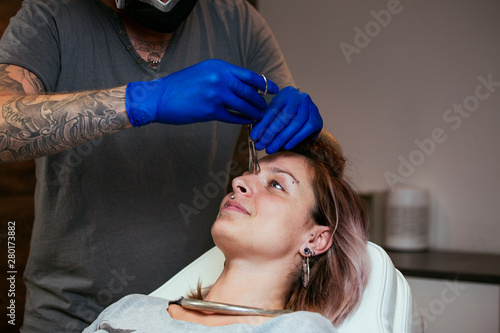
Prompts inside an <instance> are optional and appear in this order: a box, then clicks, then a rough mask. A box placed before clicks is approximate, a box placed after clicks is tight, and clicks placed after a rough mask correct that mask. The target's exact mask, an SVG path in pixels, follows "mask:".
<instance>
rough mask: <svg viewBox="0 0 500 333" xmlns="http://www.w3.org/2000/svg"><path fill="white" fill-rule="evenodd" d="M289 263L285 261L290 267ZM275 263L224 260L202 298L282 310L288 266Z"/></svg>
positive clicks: (287, 286) (289, 275)
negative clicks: (220, 269) (221, 270)
mask: <svg viewBox="0 0 500 333" xmlns="http://www.w3.org/2000/svg"><path fill="white" fill-rule="evenodd" d="M290 265H293V264H288V265H287V266H290ZM280 266H285V265H280V264H279V263H271V262H266V263H264V264H249V263H248V262H247V261H244V260H240V261H236V262H234V261H228V262H226V265H225V268H224V271H223V272H222V274H221V275H220V277H219V279H218V280H217V282H216V283H215V284H214V285H213V286H212V288H211V289H210V292H209V293H208V295H207V297H206V298H205V300H207V301H212V302H222V303H228V304H234V305H242V306H250V307H256V308H265V309H270V310H283V309H284V307H285V299H286V296H287V294H288V292H289V290H290V288H291V285H292V283H293V281H292V280H293V278H292V273H291V271H292V270H291V269H289V268H288V267H286V268H284V269H283V268H281V269H280ZM292 267H293V266H292Z"/></svg>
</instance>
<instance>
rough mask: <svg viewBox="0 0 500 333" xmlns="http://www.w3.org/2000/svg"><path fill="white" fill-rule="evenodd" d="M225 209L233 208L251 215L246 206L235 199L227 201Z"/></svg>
mask: <svg viewBox="0 0 500 333" xmlns="http://www.w3.org/2000/svg"><path fill="white" fill-rule="evenodd" d="M224 209H227V210H233V211H236V212H240V213H245V214H247V215H250V213H249V212H248V211H247V210H246V209H245V207H243V205H241V204H240V203H239V202H237V201H234V200H229V201H228V202H226V204H225V205H224Z"/></svg>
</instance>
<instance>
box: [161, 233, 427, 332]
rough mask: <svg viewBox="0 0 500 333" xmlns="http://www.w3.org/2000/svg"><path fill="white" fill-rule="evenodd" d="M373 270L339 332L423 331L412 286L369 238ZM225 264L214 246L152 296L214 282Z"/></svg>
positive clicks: (180, 292) (181, 292)
mask: <svg viewBox="0 0 500 333" xmlns="http://www.w3.org/2000/svg"><path fill="white" fill-rule="evenodd" d="M368 253H369V255H370V259H371V262H372V271H371V275H370V279H369V281H368V286H367V288H366V289H365V291H364V293H363V298H362V300H361V303H360V306H359V308H358V309H357V310H356V312H355V313H353V314H352V315H351V316H349V317H348V318H347V319H346V320H345V321H344V322H343V323H342V325H340V326H339V327H338V332H339V333H360V332H371V333H389V332H390V333H421V332H423V328H422V325H423V321H422V319H421V316H420V314H419V313H418V312H417V310H416V306H415V305H414V302H413V298H412V295H411V290H410V287H409V286H408V283H407V282H406V280H405V278H404V277H403V275H402V274H401V273H400V272H399V271H398V270H397V269H396V268H395V267H394V265H393V264H392V261H391V259H390V258H389V256H388V255H387V253H386V252H385V251H384V250H383V249H382V248H381V247H380V246H378V245H376V244H374V243H371V242H368ZM223 266H224V255H223V254H222V252H221V251H220V250H219V249H218V248H217V247H214V248H212V249H211V250H209V251H207V252H206V253H205V254H203V255H202V256H201V257H199V258H198V259H196V260H195V261H193V262H192V263H191V264H190V265H188V266H187V267H186V268H184V269H183V270H182V271H180V272H179V273H177V274H176V275H175V276H174V277H172V278H171V279H170V280H168V281H167V282H166V283H165V284H163V285H162V286H161V287H160V288H158V289H157V290H155V291H154V292H152V293H151V296H156V297H162V298H166V299H176V298H178V297H180V296H184V295H185V294H186V293H187V292H188V291H189V289H190V288H193V289H195V288H196V286H197V284H198V280H199V279H201V281H202V282H203V284H204V285H210V284H213V283H214V282H215V281H216V280H217V278H218V277H219V275H220V273H221V272H222V268H223Z"/></svg>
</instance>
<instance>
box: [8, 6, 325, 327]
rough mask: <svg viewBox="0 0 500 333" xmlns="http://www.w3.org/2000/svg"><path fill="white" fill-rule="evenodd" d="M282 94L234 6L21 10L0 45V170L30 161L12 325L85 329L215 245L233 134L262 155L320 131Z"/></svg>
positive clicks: (258, 25)
mask: <svg viewBox="0 0 500 333" xmlns="http://www.w3.org/2000/svg"><path fill="white" fill-rule="evenodd" d="M215 59H217V60H215ZM258 73H262V74H264V75H265V76H266V79H267V82H266V80H264V78H263V77H262V76H260V75H259V74H258ZM287 86H293V80H292V78H291V75H290V73H289V71H288V68H287V66H286V63H285V61H284V59H283V56H282V54H281V52H280V50H279V47H278V46H277V44H276V41H275V39H274V37H273V35H272V33H271V31H270V30H269V28H268V26H267V25H266V23H265V22H264V20H263V19H262V17H261V16H260V15H259V14H258V13H257V12H256V11H255V10H254V9H253V8H252V7H251V6H249V5H248V4H247V3H246V2H245V1H242V0H234V1H230V0H218V1H208V0H200V1H196V0H180V1H176V0H170V1H160V0H130V1H120V0H117V1H116V2H115V1H114V0H86V1H79V0H33V1H25V3H24V4H23V7H22V8H21V10H20V11H19V13H18V14H17V16H16V17H15V18H14V19H12V21H11V24H10V25H9V27H8V28H7V30H6V32H5V33H4V36H3V38H2V41H1V44H0V108H1V109H2V112H1V115H0V160H1V161H3V162H9V161H17V160H22V159H31V158H36V165H37V171H36V173H37V187H36V191H35V216H36V217H35V223H34V227H33V235H32V243H31V252H30V258H29V260H28V264H27V267H26V272H25V282H26V286H27V302H26V313H25V319H24V327H23V329H22V331H23V332H43V331H47V332H71V331H81V330H82V329H83V328H84V327H86V326H87V325H88V323H90V322H91V321H92V320H94V319H95V317H96V316H97V315H98V314H99V313H100V311H102V309H103V308H104V307H106V306H107V305H109V304H111V303H112V302H114V301H116V300H118V299H120V298H121V297H122V296H124V295H126V294H130V293H149V292H151V291H152V290H154V289H155V288H156V287H158V286H159V285H161V283H162V282H164V281H165V280H167V279H168V278H169V277H170V276H172V275H173V274H175V273H176V272H177V271H179V270H180V269H181V268H183V267H184V266H185V265H186V264H187V263H189V262H190V261H192V260H193V259H194V258H196V257H198V256H199V255H200V254H201V253H203V252H204V251H205V250H207V249H208V248H209V247H211V246H212V245H213V244H212V242H211V237H210V227H211V223H212V221H213V219H214V217H215V215H216V212H217V208H218V202H219V201H220V199H221V198H222V196H223V195H224V194H225V186H226V183H227V180H228V177H229V175H230V174H236V173H239V172H240V171H241V170H242V166H240V165H237V164H235V163H231V162H232V161H231V158H232V153H233V151H234V149H235V144H236V140H237V137H238V134H239V132H240V127H241V126H238V125H237V124H248V123H252V122H256V124H255V126H254V130H253V132H252V138H253V139H254V140H255V141H256V146H257V148H258V149H264V148H266V149H267V151H268V152H274V151H276V150H278V149H280V148H282V147H284V148H285V149H289V148H291V147H292V146H293V145H295V144H296V143H297V142H300V141H301V140H302V139H303V138H305V137H307V136H309V135H316V134H317V133H318V132H319V131H320V130H321V126H322V121H321V117H320V116H319V113H318V111H317V108H316V106H315V105H314V103H312V101H311V100H310V98H309V96H308V95H307V94H304V93H300V92H299V91H297V90H296V89H294V88H291V87H287ZM278 87H280V88H283V87H287V88H284V89H281V90H280V91H279V93H278ZM266 88H267V91H268V93H270V94H276V95H275V96H274V98H273V99H272V101H271V102H270V103H269V105H267V104H266V101H265V100H264V99H263V98H262V97H261V96H260V95H259V93H258V92H257V89H259V90H261V91H265V90H266ZM146 125H147V126H146ZM130 127H135V128H130Z"/></svg>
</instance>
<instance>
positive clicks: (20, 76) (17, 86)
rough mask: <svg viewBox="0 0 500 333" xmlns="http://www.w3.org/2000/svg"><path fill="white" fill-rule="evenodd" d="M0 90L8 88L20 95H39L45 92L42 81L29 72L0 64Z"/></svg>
mask: <svg viewBox="0 0 500 333" xmlns="http://www.w3.org/2000/svg"><path fill="white" fill-rule="evenodd" d="M0 88H8V89H9V91H11V92H14V91H15V92H18V93H20V94H39V93H44V92H45V87H44V86H43V83H42V81H40V79H39V78H38V77H37V76H36V75H35V74H33V73H31V72H30V71H29V70H27V69H25V68H22V67H18V66H12V65H8V64H0Z"/></svg>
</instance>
